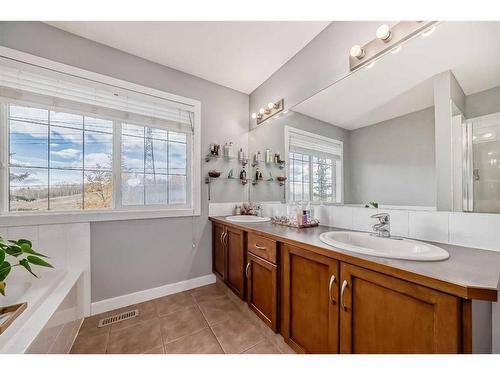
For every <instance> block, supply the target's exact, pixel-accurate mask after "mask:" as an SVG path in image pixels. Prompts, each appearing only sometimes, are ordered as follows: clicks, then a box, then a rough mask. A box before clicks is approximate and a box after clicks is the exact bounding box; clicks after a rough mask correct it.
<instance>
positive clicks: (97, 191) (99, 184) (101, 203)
mask: <svg viewBox="0 0 500 375" xmlns="http://www.w3.org/2000/svg"><path fill="white" fill-rule="evenodd" d="M85 178H86V182H85V193H86V199H85V201H86V206H87V207H89V206H95V207H94V208H99V207H107V206H108V204H109V203H110V201H111V195H112V184H113V179H112V176H111V173H110V172H109V171H108V170H106V169H104V168H103V167H102V166H101V165H100V164H97V165H96V168H95V169H94V170H93V171H89V172H86V173H85ZM91 195H92V196H94V197H97V200H98V202H92V200H89V199H87V198H89V197H90V196H91Z"/></svg>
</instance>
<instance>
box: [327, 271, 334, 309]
mask: <svg viewBox="0 0 500 375" xmlns="http://www.w3.org/2000/svg"><path fill="white" fill-rule="evenodd" d="M334 282H335V275H332V276H331V277H330V284H329V285H328V296H329V297H330V303H331V304H332V305H335V300H334V299H333V297H332V286H333V283H334Z"/></svg>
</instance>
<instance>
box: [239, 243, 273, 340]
mask: <svg viewBox="0 0 500 375" xmlns="http://www.w3.org/2000/svg"><path fill="white" fill-rule="evenodd" d="M247 257H248V260H247V267H246V274H247V302H248V307H249V308H250V309H251V310H252V311H253V312H255V313H256V314H257V315H258V316H259V318H261V319H262V320H263V321H264V323H266V324H267V325H268V326H269V327H271V328H272V329H273V330H274V331H275V332H277V330H278V269H277V268H278V267H277V266H276V265H275V264H273V263H271V262H269V261H267V260H265V259H263V258H261V257H258V256H256V255H254V254H252V253H250V252H249V253H248V254H247Z"/></svg>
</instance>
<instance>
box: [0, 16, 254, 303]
mask: <svg viewBox="0 0 500 375" xmlns="http://www.w3.org/2000/svg"><path fill="white" fill-rule="evenodd" d="M0 45H3V46H6V47H10V48H14V49H17V50H20V51H24V52H27V53H31V54H34V55H38V56H41V57H45V58H47V59H51V60H55V61H58V62H62V63H65V64H68V65H73V66H76V67H79V68H82V69H86V70H90V71H93V72H97V73H101V74H105V75H108V76H112V77H115V78H119V79H122V80H126V81H130V82H134V83H137V84H140V85H144V86H148V87H152V88H156V89H159V90H163V91H167V92H170V93H174V94H178V95H183V96H186V97H189V98H193V99H198V100H200V101H201V103H202V113H201V121H202V131H201V143H202V154H205V153H206V152H207V150H208V147H209V144H210V143H212V142H217V143H224V142H226V141H229V140H232V141H234V142H236V147H238V148H239V147H243V148H244V149H246V148H247V145H248V126H249V124H248V112H249V97H248V95H246V94H242V93H240V92H237V91H234V90H231V89H228V88H226V87H223V86H220V85H216V84H214V83H211V82H209V81H206V80H203V79H200V78H197V77H194V76H191V75H189V74H185V73H182V72H180V71H177V70H174V69H170V68H167V67H165V66H162V65H158V64H155V63H152V62H149V61H146V60H143V59H141V58H138V57H136V56H132V55H129V54H127V53H124V52H121V51H118V50H116V49H113V48H110V47H107V46H104V45H101V44H98V43H94V42H92V41H89V40H86V39H83V38H80V37H77V36H75V35H73V34H70V33H67V32H64V31H61V30H58V29H56V28H53V27H51V26H48V25H45V24H43V23H39V22H0ZM201 163H202V176H204V175H205V174H206V173H207V171H208V169H211V168H213V167H214V165H213V164H207V163H205V162H204V161H201ZM221 168H222V166H221ZM224 168H225V169H228V168H229V167H228V166H224ZM201 185H202V186H201V191H202V214H201V217H195V218H169V219H151V220H130V221H117V222H98V223H92V224H91V236H92V237H91V246H92V258H91V262H92V301H100V300H103V299H106V298H111V297H116V296H120V295H123V294H127V293H132V292H136V291H140V290H144V289H149V288H153V287H157V286H160V285H164V284H169V283H174V282H178V281H181V280H186V279H190V278H194V277H198V276H203V275H207V274H210V273H211V226H210V224H209V222H208V220H207V214H208V201H207V188H206V186H205V184H204V183H203V182H202V183H201ZM246 192H247V191H246V190H245V189H244V188H242V187H241V185H239V184H238V185H237V184H234V185H230V186H227V187H224V188H223V187H218V188H217V187H214V189H213V199H214V201H217V200H220V201H222V200H224V201H235V200H236V201H241V200H244V199H245V198H246ZM193 242H194V243H195V244H196V247H194V248H193V247H192V243H193Z"/></svg>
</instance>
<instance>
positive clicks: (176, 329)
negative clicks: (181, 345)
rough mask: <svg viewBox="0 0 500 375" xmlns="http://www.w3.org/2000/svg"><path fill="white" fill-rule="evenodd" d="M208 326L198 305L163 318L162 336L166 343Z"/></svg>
mask: <svg viewBox="0 0 500 375" xmlns="http://www.w3.org/2000/svg"><path fill="white" fill-rule="evenodd" d="M207 327H208V325H207V322H206V321H205V318H204V317H203V315H202V314H201V312H200V310H199V309H198V307H197V306H192V307H189V308H187V309H183V310H179V311H177V312H173V313H171V314H168V315H165V316H163V317H162V318H161V329H162V336H163V340H164V342H165V343H167V342H170V341H173V340H176V339H178V338H180V337H183V336H187V335H190V334H193V333H195V332H198V331H201V330H202V329H204V328H207Z"/></svg>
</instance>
